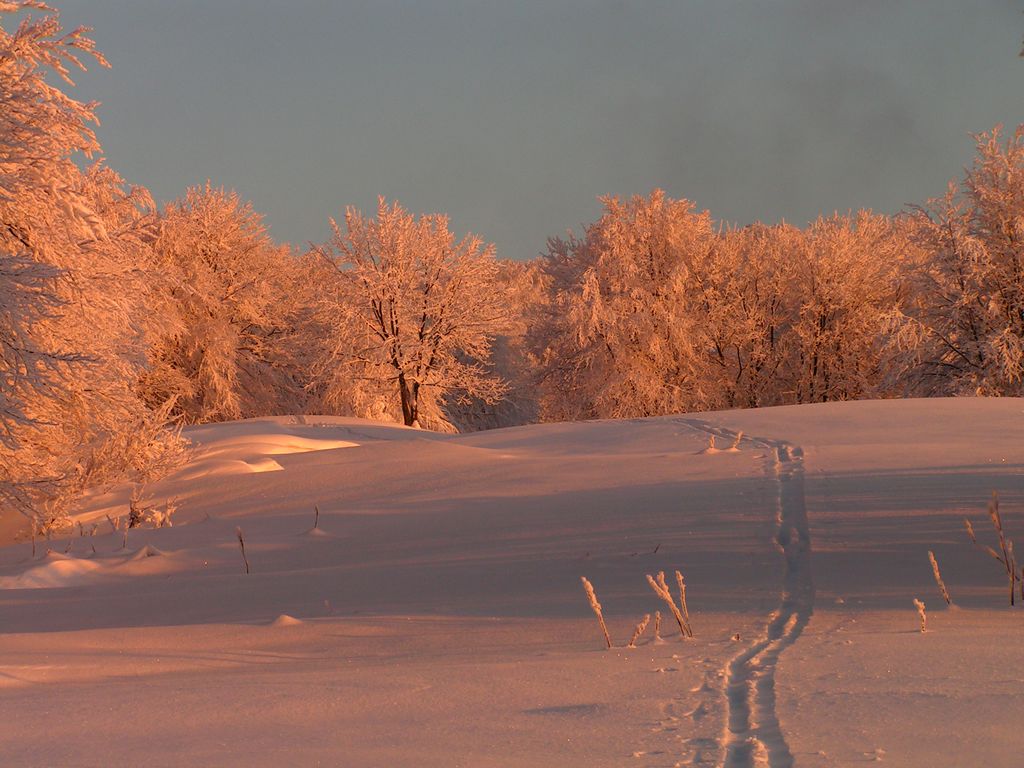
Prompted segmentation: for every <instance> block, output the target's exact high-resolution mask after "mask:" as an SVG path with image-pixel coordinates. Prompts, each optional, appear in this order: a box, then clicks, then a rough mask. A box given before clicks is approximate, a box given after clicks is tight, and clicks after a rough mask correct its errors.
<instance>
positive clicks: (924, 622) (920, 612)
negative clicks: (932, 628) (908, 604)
mask: <svg viewBox="0 0 1024 768" xmlns="http://www.w3.org/2000/svg"><path fill="white" fill-rule="evenodd" d="M914 607H915V608H917V615H918V618H920V619H921V632H922V633H923V632H927V631H928V616H927V614H926V613H925V612H924V603H923V602H921V601H920V600H918V599H917V598H916V597H915V598H914Z"/></svg>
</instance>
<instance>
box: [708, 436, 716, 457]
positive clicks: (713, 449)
mask: <svg viewBox="0 0 1024 768" xmlns="http://www.w3.org/2000/svg"><path fill="white" fill-rule="evenodd" d="M717 451H718V448H716V447H715V436H714V434H709V435H708V453H716V452H717Z"/></svg>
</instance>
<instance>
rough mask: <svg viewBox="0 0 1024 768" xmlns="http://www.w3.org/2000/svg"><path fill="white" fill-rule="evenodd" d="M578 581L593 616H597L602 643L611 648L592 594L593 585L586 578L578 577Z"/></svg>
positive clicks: (598, 606) (595, 595) (606, 630)
mask: <svg viewBox="0 0 1024 768" xmlns="http://www.w3.org/2000/svg"><path fill="white" fill-rule="evenodd" d="M580 581H582V582H583V589H584V591H585V592H586V593H587V601H588V602H589V603H590V608H591V610H593V611H594V615H595V616H597V622H598V624H600V625H601V631H602V632H603V633H604V642H605V645H606V646H607V647H608V648H611V647H612V638H611V635H609V634H608V627H607V626H606V625H605V623H604V616H603V615H602V613H601V604H600V603H599V602H597V594H596V593H595V592H594V585H593V584H591V583H590V582H589V581H587V577H586V576H580Z"/></svg>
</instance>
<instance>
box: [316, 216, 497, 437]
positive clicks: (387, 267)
mask: <svg viewBox="0 0 1024 768" xmlns="http://www.w3.org/2000/svg"><path fill="white" fill-rule="evenodd" d="M332 225H333V227H334V237H333V238H332V240H331V241H330V243H328V244H326V245H324V246H323V247H321V248H319V249H317V251H316V254H317V256H318V257H319V258H320V259H321V260H322V262H323V263H324V264H326V265H327V266H328V267H329V269H327V270H323V271H322V278H323V282H324V290H323V292H322V294H321V297H320V302H319V307H318V310H319V317H320V321H321V323H322V327H323V328H324V329H325V336H324V338H323V340H322V342H323V346H322V352H321V354H320V357H319V359H318V361H317V362H316V365H315V366H314V370H313V373H314V376H315V377H316V378H315V380H316V382H317V385H318V386H319V387H320V388H321V391H322V393H323V398H324V401H325V403H326V404H327V405H328V406H331V407H333V408H336V409H339V410H341V411H342V412H344V411H345V410H348V411H349V412H352V413H356V414H357V415H361V416H371V417H373V416H378V417H380V416H383V417H390V418H396V419H400V420H401V421H402V422H403V423H404V424H406V425H408V426H428V425H430V426H436V427H442V428H443V427H444V426H445V425H446V423H447V419H446V418H445V415H444V406H445V404H446V402H449V401H454V402H460V401H462V402H464V401H466V400H467V399H468V398H479V399H480V400H482V401H484V402H494V401H495V400H497V399H499V398H500V397H501V396H502V395H503V394H504V392H505V390H506V385H505V383H504V382H503V381H502V380H500V379H499V378H498V377H497V376H495V375H494V374H493V372H492V371H491V370H490V367H489V363H490V357H491V346H492V342H493V339H494V336H495V335H496V334H497V333H498V332H499V331H500V330H501V328H502V327H503V325H504V323H505V319H506V315H507V310H506V305H505V297H504V296H502V295H501V294H500V292H499V291H498V290H497V274H498V264H497V262H496V261H495V258H494V248H493V246H491V245H485V244H484V243H483V241H482V240H480V238H478V237H476V236H474V235H466V236H465V237H463V238H462V239H461V240H456V239H455V236H454V235H453V234H452V233H451V232H450V231H449V229H448V218H447V217H446V216H442V215H438V214H433V215H427V216H420V217H416V216H414V215H413V214H411V213H408V212H407V211H405V210H404V209H403V208H402V207H401V206H400V205H398V204H397V203H394V204H392V205H388V204H387V203H386V202H385V201H384V198H380V200H379V201H378V207H377V216H376V218H374V219H368V218H366V217H364V216H363V214H362V213H360V212H359V211H358V210H356V209H355V208H348V209H347V210H346V212H345V225H344V228H343V227H341V226H339V225H338V224H337V223H336V222H333V221H332ZM425 422H426V423H425Z"/></svg>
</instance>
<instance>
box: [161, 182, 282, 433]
mask: <svg viewBox="0 0 1024 768" xmlns="http://www.w3.org/2000/svg"><path fill="white" fill-rule="evenodd" d="M153 249H154V252H155V261H156V265H157V267H158V271H159V274H160V275H161V280H159V281H156V282H154V284H153V286H152V288H151V290H150V296H151V305H152V307H153V309H154V310H155V311H156V312H157V314H158V315H159V316H160V317H161V318H163V320H164V324H163V329H162V331H161V333H160V335H159V339H158V340H157V342H156V343H155V344H154V345H153V347H152V349H151V351H150V356H149V358H150V360H149V361H150V367H149V370H148V371H146V372H145V374H144V375H143V377H142V392H143V395H144V398H145V400H146V402H147V403H149V405H150V406H152V407H154V408H157V407H160V406H161V405H163V404H165V403H169V404H170V406H169V407H170V410H171V413H172V414H173V415H175V416H177V417H179V418H180V419H182V420H183V421H185V422H187V423H202V422H208V421H225V420H230V419H238V418H247V417H250V416H259V415H266V414H271V413H287V412H294V411H295V410H296V408H297V407H298V402H299V399H300V398H299V387H298V385H297V384H296V383H295V381H294V380H293V378H292V377H291V375H290V373H289V370H288V368H287V365H286V364H285V363H284V362H282V357H283V355H282V353H281V350H280V347H279V346H278V344H277V341H278V340H279V339H281V338H282V337H283V335H284V334H285V332H286V330H287V329H286V327H285V321H286V320H287V310H286V307H285V305H286V300H287V298H288V296H289V288H290V287H291V285H290V276H291V273H292V271H293V266H292V263H291V257H290V254H289V253H288V249H287V248H284V247H281V246H278V245H275V244H274V242H273V241H272V240H271V239H270V237H269V236H268V235H267V233H266V230H265V229H264V227H263V224H262V220H261V218H260V216H259V215H258V214H256V213H255V212H254V211H253V210H252V206H251V205H250V204H248V203H245V204H243V203H242V202H241V200H240V199H239V197H238V195H237V194H235V193H234V192H225V191H224V190H223V189H214V188H212V187H211V186H210V184H209V183H207V185H206V186H205V188H203V187H195V188H192V189H189V190H188V192H187V193H186V195H185V197H183V198H181V199H180V200H176V201H175V202H173V203H171V204H170V205H168V206H167V207H166V209H165V210H164V211H163V213H162V214H161V216H160V219H159V223H158V227H157V234H156V237H155V240H154V245H153Z"/></svg>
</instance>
